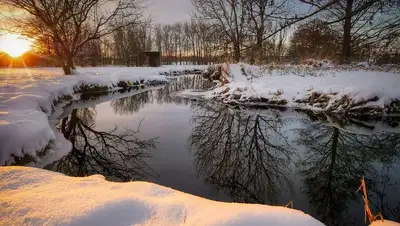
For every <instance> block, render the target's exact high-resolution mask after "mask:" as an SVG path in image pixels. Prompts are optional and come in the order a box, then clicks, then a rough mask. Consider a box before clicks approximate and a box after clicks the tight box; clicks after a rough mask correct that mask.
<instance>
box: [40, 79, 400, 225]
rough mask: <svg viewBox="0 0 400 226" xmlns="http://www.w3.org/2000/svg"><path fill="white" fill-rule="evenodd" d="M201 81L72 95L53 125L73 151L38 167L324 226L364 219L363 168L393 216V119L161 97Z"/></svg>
mask: <svg viewBox="0 0 400 226" xmlns="http://www.w3.org/2000/svg"><path fill="white" fill-rule="evenodd" d="M205 85H206V84H205V83H204V81H202V80H201V79H200V78H198V77H196V78H195V79H193V78H181V79H179V80H178V81H177V82H175V83H173V84H172V85H168V86H166V87H164V88H160V89H153V90H148V91H143V90H139V91H138V90H133V91H130V92H131V93H122V94H118V95H120V96H121V95H122V96H126V97H123V98H119V99H112V100H111V101H107V102H102V100H103V101H104V100H106V99H107V98H105V99H104V98H103V97H93V98H92V99H93V100H86V101H81V102H80V103H73V104H72V105H71V106H69V108H68V109H69V110H68V109H67V110H66V115H65V117H64V118H63V119H61V121H60V123H59V124H58V125H57V128H58V129H59V130H60V131H61V132H62V133H63V134H64V137H65V138H67V139H68V140H69V141H70V142H71V143H72V145H73V149H72V150H71V152H69V154H68V155H66V156H64V157H63V158H61V159H59V160H58V161H56V162H54V163H52V164H50V165H47V166H46V167H45V168H47V169H50V170H54V171H58V172H62V173H65V174H67V175H71V176H85V175H91V174H103V175H104V176H106V178H107V179H108V180H114V181H130V180H143V181H150V182H155V183H157V184H160V185H164V186H168V187H171V188H174V189H177V190H180V191H184V192H187V193H190V194H194V195H198V196H202V197H205V198H209V199H213V200H218V201H228V202H231V201H235V202H245V203H262V204H272V205H286V204H288V203H289V202H290V201H293V203H294V208H295V209H299V210H303V211H304V212H306V213H308V214H310V215H312V216H313V217H315V218H317V219H319V220H320V221H322V222H323V223H325V224H328V225H365V224H364V204H363V202H362V198H361V193H356V190H357V188H358V187H359V185H360V178H361V177H362V176H365V180H366V184H367V189H368V195H369V199H370V207H371V209H372V211H373V212H374V213H376V214H377V213H378V212H382V214H383V216H384V217H385V218H386V219H391V220H395V221H399V220H400V186H399V184H398V183H399V182H400V166H399V156H400V150H399V149H400V144H399V141H400V133H398V132H399V130H398V129H397V128H396V126H397V125H398V123H397V122H395V121H393V120H387V121H384V122H360V121H357V120H350V119H343V118H341V119H332V118H327V117H325V116H315V115H310V114H308V115H307V114H304V113H300V112H296V111H293V110H286V111H283V110H276V109H275V110H274V109H270V110H268V109H265V110H254V109H253V110H249V109H233V108H230V107H228V106H225V105H221V104H216V103H212V102H204V101H191V100H187V99H182V98H178V97H174V95H171V93H174V92H175V91H177V90H182V89H186V88H202V87H204V86H205ZM134 93H135V94H136V95H132V94H134ZM118 95H117V96H118ZM102 98H103V99H102ZM86 99H91V98H90V97H89V98H86ZM96 101H97V103H99V104H97V105H96V104H95V103H96ZM100 102H102V103H100ZM80 105H81V106H82V105H83V106H85V107H84V108H79V107H78V106H80Z"/></svg>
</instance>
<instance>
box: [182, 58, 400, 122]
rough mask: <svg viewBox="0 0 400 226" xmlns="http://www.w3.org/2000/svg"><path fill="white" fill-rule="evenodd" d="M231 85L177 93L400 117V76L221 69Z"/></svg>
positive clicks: (245, 67)
mask: <svg viewBox="0 0 400 226" xmlns="http://www.w3.org/2000/svg"><path fill="white" fill-rule="evenodd" d="M223 71H226V77H227V80H229V83H227V84H224V85H220V86H217V87H215V88H214V89H213V90H210V91H208V92H197V91H196V92H193V91H190V90H187V91H184V92H182V93H181V95H183V96H200V97H203V98H206V99H215V100H219V101H222V102H225V103H230V104H240V105H244V106H261V107H262V106H284V107H294V108H299V109H307V110H313V111H318V112H330V113H335V114H343V115H370V116H384V115H387V114H399V113H400V91H399V87H398V86H399V84H400V73H395V72H383V71H372V70H364V69H361V68H358V69H357V68H353V70H349V69H348V70H343V69H340V70H338V69H334V68H332V67H328V68H310V67H302V66H295V67H279V68H278V67H277V68H271V67H267V66H266V67H257V66H251V65H247V64H233V65H224V69H223Z"/></svg>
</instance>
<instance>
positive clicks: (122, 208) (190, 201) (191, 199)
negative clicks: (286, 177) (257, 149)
mask: <svg viewBox="0 0 400 226" xmlns="http://www.w3.org/2000/svg"><path fill="white" fill-rule="evenodd" d="M0 178H2V180H1V181H0V206H1V207H2V208H0V216H1V217H0V219H1V224H2V225H86V226H90V225H96V226H101V225H181V224H185V225H249V226H251V225H307V226H314V225H315V226H317V225H323V224H322V223H320V222H319V221H317V220H316V219H314V218H312V217H311V216H309V215H307V214H305V213H303V212H301V211H298V210H294V209H290V208H286V207H279V206H268V205H259V204H239V203H223V202H216V201H211V200H207V199H204V198H200V197H197V196H193V195H190V194H186V193H183V192H179V191H176V190H173V189H170V188H167V187H163V186H159V185H156V184H152V183H147V182H129V183H114V182H108V181H106V180H104V177H103V176H101V175H93V176H89V177H80V178H75V177H68V176H65V175H63V174H60V173H55V172H50V171H46V170H43V169H37V168H28V167H10V166H8V167H0Z"/></svg>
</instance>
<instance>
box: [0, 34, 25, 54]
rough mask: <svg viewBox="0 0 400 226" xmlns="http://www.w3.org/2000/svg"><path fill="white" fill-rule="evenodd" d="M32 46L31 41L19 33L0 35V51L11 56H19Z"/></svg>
mask: <svg viewBox="0 0 400 226" xmlns="http://www.w3.org/2000/svg"><path fill="white" fill-rule="evenodd" d="M31 47H32V42H31V41H30V40H29V39H28V38H26V37H24V36H22V35H19V34H5V35H3V36H2V37H0V51H3V52H5V53H7V54H8V55H10V56H11V57H19V56H21V55H22V54H24V53H26V52H28V51H29V50H30V49H31Z"/></svg>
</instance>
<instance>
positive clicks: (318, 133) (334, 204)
mask: <svg viewBox="0 0 400 226" xmlns="http://www.w3.org/2000/svg"><path fill="white" fill-rule="evenodd" d="M399 138H400V137H399V134H394V133H380V134H376V135H370V136H368V135H362V134H355V133H349V132H346V131H343V130H340V129H338V128H336V127H332V126H327V125H322V124H315V123H310V122H308V123H306V124H305V128H302V129H300V130H299V140H298V142H299V144H301V145H303V146H304V147H305V148H306V151H305V155H304V157H303V159H302V161H301V165H302V166H303V167H304V168H303V170H302V171H301V174H302V175H303V176H304V184H305V188H304V190H305V193H306V194H307V195H308V196H309V201H310V204H311V206H313V208H314V209H315V210H316V212H317V214H318V216H319V219H320V220H321V221H322V222H324V223H326V224H328V225H343V224H348V223H350V222H351V221H352V220H351V217H350V216H348V215H347V214H345V213H347V207H348V204H349V203H350V202H351V201H355V200H358V198H360V195H359V194H355V190H356V189H357V188H358V186H359V183H360V178H361V177H362V176H366V180H367V185H368V186H369V188H370V189H371V190H373V189H375V187H376V185H377V184H376V181H374V175H375V176H376V171H375V166H374V165H372V164H373V163H377V162H381V163H383V162H385V163H388V162H391V161H393V160H394V156H396V155H398V154H397V153H398V147H399V146H398V144H397V142H396V140H398V139H399ZM360 208H363V207H362V206H360Z"/></svg>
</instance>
